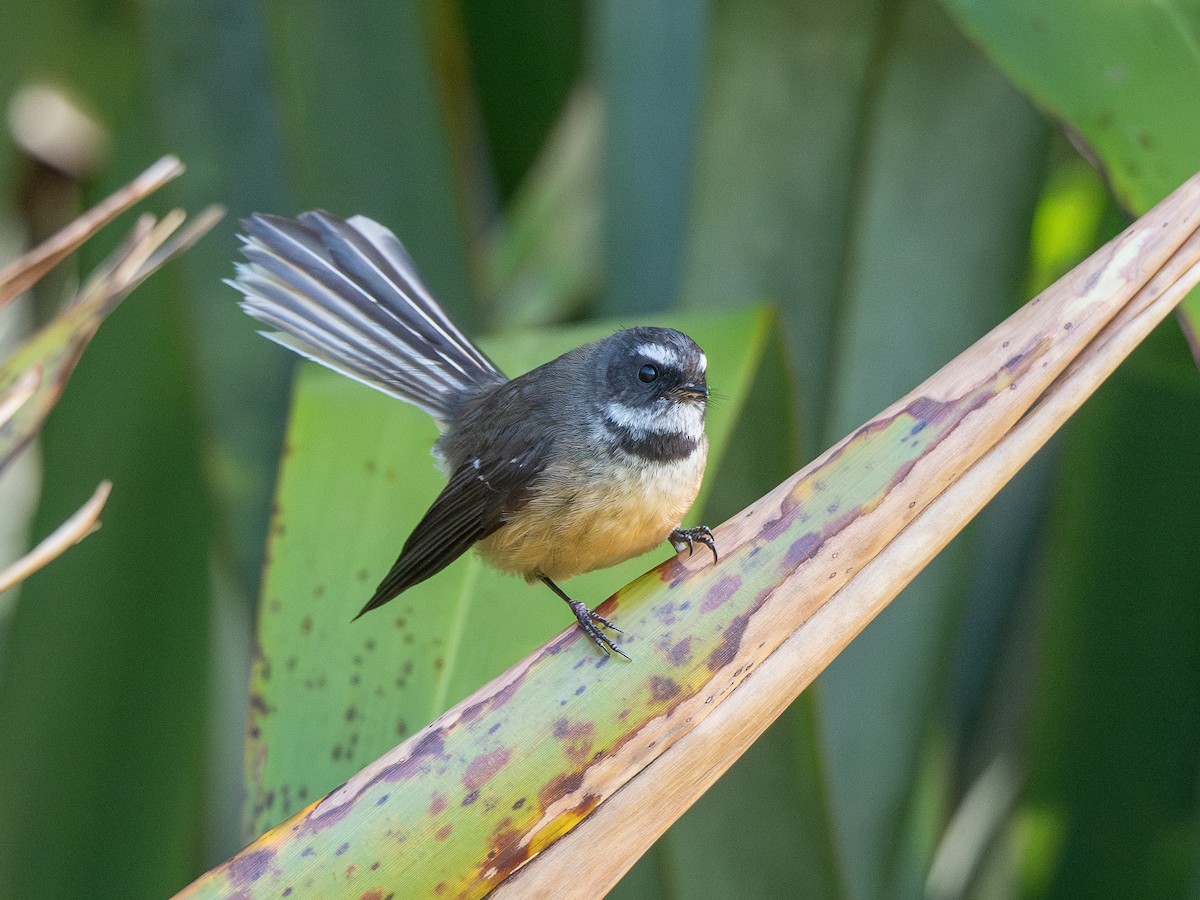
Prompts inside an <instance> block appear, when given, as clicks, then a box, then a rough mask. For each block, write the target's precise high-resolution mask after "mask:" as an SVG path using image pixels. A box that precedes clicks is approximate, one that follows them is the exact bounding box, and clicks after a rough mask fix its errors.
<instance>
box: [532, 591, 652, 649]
mask: <svg viewBox="0 0 1200 900" xmlns="http://www.w3.org/2000/svg"><path fill="white" fill-rule="evenodd" d="M538 577H539V578H540V579H541V580H542V582H544V583H545V585H546V586H547V587H548V588H550V590H552V591H554V593H556V594H558V596H559V597H561V598H562V599H563V600H564V601H566V604H567V606H569V607H571V612H573V613H574V614H575V620H576V621H577V622H578V623H579V627H580V628H582V629H583V633H584V634H586V635H587V636H588V637H590V638H591V639H592V642H593V643H594V644H595V645H596V646H597V647H599V648H600V649H601V650H603V651H604V652H605V653H607V654H609V655H612V654H613V653H616V654H617V655H618V656H624V657H625V658H626V659H629V655H628V654H627V653H626V652H625V651H624V650H622V649H621V648H620V647H618V646H617V645H616V644H614V643H613V642H612V641H611V640H610V639H609V637H608V635H606V634H605V633H604V632H603V631H601V630H600V628H601V627H603V628H608V629H610V630H611V631H615V632H617V633H618V634H624V632H623V631H621V629H620V628H618V627H617V626H616V625H614V624H613V623H612V622H610V621H608V619H606V618H604V616H602V615H600V614H599V613H594V612H592V611H591V610H590V609H588V607H587V604H586V603H584V602H583V601H582V600H574V599H572V598H571V597H568V596H567V594H566V592H565V591H563V589H562V588H560V587H559V586H558V585H557V584H555V583H554V582H553V581H551V580H550V579H549V578H547V577H546V576H545V575H540V576H538ZM598 626H599V627H598ZM630 662H632V660H630Z"/></svg>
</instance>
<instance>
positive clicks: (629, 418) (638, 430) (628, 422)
mask: <svg viewBox="0 0 1200 900" xmlns="http://www.w3.org/2000/svg"><path fill="white" fill-rule="evenodd" d="M604 418H606V419H608V421H610V422H611V423H612V424H614V425H616V426H617V427H619V428H624V429H627V430H628V431H629V432H630V433H631V434H632V435H633V436H634V437H639V436H645V435H647V434H682V435H686V436H687V437H689V438H691V439H692V440H699V439H700V436H701V435H703V434H704V406H703V405H702V404H700V403H687V402H680V401H677V400H676V401H672V400H668V399H667V398H665V397H660V398H659V399H658V400H656V401H654V403H653V404H652V405H651V406H648V407H632V406H626V405H625V404H624V403H620V402H618V401H616V400H612V401H610V402H608V403H606V404H605V405H604Z"/></svg>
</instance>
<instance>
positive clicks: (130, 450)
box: [0, 276, 209, 898]
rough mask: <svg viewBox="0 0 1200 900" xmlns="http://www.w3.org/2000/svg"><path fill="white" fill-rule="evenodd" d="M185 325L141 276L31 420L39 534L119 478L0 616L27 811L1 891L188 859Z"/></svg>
mask: <svg viewBox="0 0 1200 900" xmlns="http://www.w3.org/2000/svg"><path fill="white" fill-rule="evenodd" d="M186 335H187V329H186V327H185V324H184V321H183V317H182V309H181V305H180V303H179V298H178V295H177V294H174V293H173V292H172V291H171V290H170V288H169V279H166V278H164V277H161V276H160V277H159V278H156V279H154V280H152V281H151V282H149V283H147V284H146V285H144V286H143V287H142V289H141V290H140V291H139V293H138V296H137V298H136V300H135V302H133V303H129V304H127V305H126V306H125V307H124V308H123V309H121V311H120V312H118V313H116V314H115V315H113V316H112V317H110V319H109V320H108V321H107V322H106V324H105V327H104V328H102V329H100V332H99V333H98V335H97V336H96V338H95V339H94V340H93V341H92V343H91V345H90V347H89V349H88V352H87V353H86V354H85V355H84V357H83V359H82V361H81V362H80V364H79V366H78V368H77V370H76V372H75V375H74V376H73V378H72V380H71V385H70V389H69V390H68V391H67V392H66V393H65V394H64V395H63V397H62V399H61V401H60V402H59V403H58V406H57V407H56V408H55V411H54V413H53V415H52V416H51V417H50V418H49V419H48V421H47V423H46V426H45V428H44V429H43V432H42V448H43V452H44V456H43V466H44V469H45V471H46V473H47V479H46V483H45V486H44V488H43V497H42V503H41V507H40V509H39V512H38V515H37V517H36V519H35V524H34V530H35V532H36V533H39V534H44V533H47V532H48V531H50V529H52V528H53V527H54V526H56V525H58V523H60V522H61V521H63V520H64V519H65V518H66V517H67V516H68V515H70V513H71V512H73V511H74V509H75V507H76V506H78V504H79V500H80V498H81V497H85V496H87V495H88V494H89V493H91V491H92V489H93V488H94V486H95V485H96V483H97V482H98V481H100V480H102V479H104V478H110V479H112V481H113V482H114V488H113V492H112V495H111V497H110V499H109V501H108V503H107V505H106V507H105V513H104V529H103V532H102V533H101V534H99V535H96V536H94V537H93V538H91V539H89V540H88V541H85V542H84V543H83V544H82V545H80V546H79V547H76V548H73V549H72V551H71V552H70V553H67V554H66V555H65V556H64V557H63V558H62V559H60V560H57V561H56V562H55V563H54V565H52V566H50V567H49V568H47V569H45V570H43V571H41V572H39V573H37V574H35V575H34V576H32V577H31V578H30V579H29V580H28V581H27V582H26V583H25V584H24V586H23V588H22V592H21V596H20V602H19V603H18V604H17V605H16V608H15V611H14V614H13V615H12V618H11V620H10V622H9V623H8V624H9V627H8V629H7V632H6V635H5V637H6V643H5V648H4V651H5V652H4V654H3V658H2V660H0V662H2V668H0V722H4V723H5V728H4V740H3V741H0V803H2V804H3V805H4V808H6V809H12V810H16V809H19V810H21V814H20V815H19V816H4V817H0V895H3V896H6V897H28V896H59V897H68V896H89V897H98V898H103V897H113V898H122V897H140V896H161V895H163V894H164V893H166V892H168V891H169V890H172V889H174V888H176V887H178V886H179V885H180V884H181V883H182V882H183V881H185V880H186V878H187V877H188V875H189V874H190V873H191V872H192V870H193V868H194V866H195V860H196V858H197V856H198V853H199V845H200V840H201V834H202V829H201V828H200V819H201V815H202V810H203V801H202V796H201V789H202V784H203V783H202V779H201V777H200V775H199V773H200V772H201V770H202V764H203V759H204V753H205V748H204V726H205V723H206V718H207V699H208V698H207V689H208V672H207V659H208V650H209V639H208V624H209V610H208V605H207V597H208V542H207V529H208V518H207V513H206V511H207V502H206V497H205V493H204V490H203V486H202V484H201V478H200V474H199V473H200V468H201V466H200V453H199V444H200V441H199V429H198V425H197V418H198V414H197V410H196V409H195V407H194V406H193V404H192V403H191V400H190V397H191V391H192V385H191V384H190V383H189V381H188V376H187V372H186V367H185V366H184V364H183V362H182V361H183V360H184V359H185V358H186V356H187V346H188V344H187V340H186ZM164 811H166V812H164ZM100 818H102V819H103V821H104V827H98V828H82V827H81V825H80V823H82V822H95V821H97V820H98V819H100ZM49 846H53V847H55V848H57V849H56V864H55V865H53V866H46V865H44V864H43V861H44V860H45V852H46V848H47V847H49Z"/></svg>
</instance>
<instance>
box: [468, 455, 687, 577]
mask: <svg viewBox="0 0 1200 900" xmlns="http://www.w3.org/2000/svg"><path fill="white" fill-rule="evenodd" d="M707 453H708V441H707V438H706V437H704V435H703V434H701V435H700V439H699V440H698V441H696V442H695V444H694V447H693V448H692V450H691V452H690V453H689V454H688V455H686V456H682V457H678V458H674V459H667V460H658V459H654V458H648V457H645V456H639V455H637V454H633V453H628V452H624V451H619V450H618V451H617V452H614V453H612V454H605V455H602V456H596V457H594V458H589V459H586V460H579V459H573V460H556V461H555V462H554V463H552V464H551V465H549V466H547V468H546V469H545V470H544V471H543V472H542V474H541V475H540V476H539V477H538V480H537V483H536V484H535V485H534V486H533V490H531V492H530V493H531V498H530V500H529V501H528V502H527V503H526V504H525V505H524V506H522V507H521V509H520V510H518V511H517V512H515V513H514V514H513V515H512V516H511V518H510V519H509V521H508V522H506V523H505V524H504V525H503V526H501V527H500V528H499V529H498V530H497V531H495V532H493V533H492V534H491V535H490V536H488V537H487V538H485V539H484V540H482V541H481V542H480V543H479V551H480V553H481V554H482V555H483V558H484V559H485V560H486V561H487V562H489V563H491V564H492V565H494V566H496V567H497V568H500V569H504V570H506V571H510V572H519V573H521V574H522V575H525V576H526V577H529V578H533V577H536V576H537V575H539V574H542V575H546V576H547V577H549V578H551V579H554V580H558V579H562V578H570V577H571V576H573V575H579V574H581V573H583V572H590V571H592V570H593V569H601V568H605V567H607V566H612V565H616V564H617V563H619V562H623V561H625V560H627V559H630V558H632V557H634V556H638V555H640V554H642V553H645V552H647V551H648V550H651V549H653V548H654V547H655V546H657V545H658V544H660V543H662V542H663V541H665V540H666V539H667V536H668V535H670V533H671V531H672V530H674V529H675V528H677V527H678V526H679V523H680V522H681V521H682V519H683V517H684V516H685V515H686V514H687V511H688V510H689V509H691V506H692V503H693V502H694V501H695V499H696V494H697V493H698V491H699V490H700V482H701V480H702V478H703V476H704V465H705V461H706V458H707Z"/></svg>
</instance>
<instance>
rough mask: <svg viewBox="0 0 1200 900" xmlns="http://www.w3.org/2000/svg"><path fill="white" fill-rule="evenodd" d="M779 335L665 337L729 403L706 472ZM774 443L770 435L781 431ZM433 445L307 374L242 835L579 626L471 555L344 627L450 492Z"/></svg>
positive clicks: (577, 585)
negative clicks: (704, 365)
mask: <svg viewBox="0 0 1200 900" xmlns="http://www.w3.org/2000/svg"><path fill="white" fill-rule="evenodd" d="M773 321H774V319H773V316H772V315H771V314H769V313H766V312H761V311H759V312H743V313H726V314H723V315H719V316H705V317H703V318H692V319H688V320H685V321H679V322H676V323H675V324H678V325H679V326H680V327H681V328H683V329H684V330H686V331H687V332H688V333H689V334H692V335H693V336H694V337H695V338H696V340H697V341H698V342H700V344H701V346H703V347H704V348H705V350H706V352H707V353H708V357H709V360H710V363H709V373H710V374H709V381H710V384H712V385H713V387H714V390H715V391H716V392H718V393H719V394H720V395H721V397H722V398H723V399H722V400H721V401H720V402H717V403H714V404H713V406H712V410H711V414H710V418H709V426H708V432H709V435H710V440H711V449H710V460H711V462H710V466H711V467H712V470H713V471H719V468H720V460H721V459H722V457H723V455H724V452H725V448H726V446H727V445H728V443H729V441H730V440H731V438H732V434H733V427H734V423H735V422H736V421H737V420H738V419H739V417H740V415H741V414H742V411H743V408H744V406H745V404H746V402H747V398H748V397H749V395H750V389H751V384H752V383H753V381H754V379H755V378H756V374H757V371H758V366H759V361H760V359H761V357H762V356H763V354H764V353H765V352H766V350H767V348H768V347H769V346H770V343H771V337H772V323H773ZM611 330H612V327H611V326H604V325H591V326H588V327H587V328H583V329H580V328H575V329H570V330H562V331H556V332H538V333H522V334H514V335H511V336H508V337H507V338H505V339H504V340H503V341H499V342H485V344H484V346H485V349H487V351H488V353H489V354H490V355H491V356H492V358H493V359H495V360H496V362H497V364H498V365H500V366H501V367H502V368H503V369H505V370H506V371H509V372H512V373H518V372H522V371H525V370H527V369H529V368H532V367H533V366H535V365H537V364H539V363H541V362H545V361H546V360H547V359H550V358H553V357H554V356H556V355H558V354H559V353H562V352H565V351H566V350H568V349H570V348H571V347H574V346H578V345H579V344H581V343H583V342H585V341H587V340H590V339H593V338H595V337H599V336H601V335H603V334H606V333H609V332H611ZM777 364H778V363H777ZM776 424H777V426H780V425H782V424H783V423H782V422H781V421H779V420H776ZM761 427H763V428H768V429H769V424H765V425H763V426H761ZM767 434H773V436H774V439H775V440H779V438H780V435H779V429H778V427H777V428H776V429H775V430H774V431H770V430H768V431H767ZM435 437H436V430H435V428H434V425H433V423H432V421H431V420H430V419H429V418H428V417H427V416H425V415H424V414H423V413H421V412H420V411H418V410H416V409H413V408H411V407H409V406H407V405H405V404H402V403H398V402H396V401H395V400H393V399H391V398H389V397H386V396H384V395H382V394H377V393H376V392H373V391H370V390H367V389H365V388H363V387H362V386H361V385H357V384H355V383H353V382H350V381H348V380H346V379H344V378H341V377H340V376H337V375H334V374H332V373H328V372H326V371H324V370H318V369H316V368H315V367H307V368H306V369H305V370H304V371H303V373H302V376H301V379H300V382H299V385H298V387H297V392H296V399H295V404H294V408H293V418H292V422H291V426H290V428H289V434H288V445H287V450H286V451H285V460H284V469H283V473H282V476H281V481H280V486H279V492H278V497H277V503H278V510H277V513H276V518H275V522H274V525H273V529H272V530H273V537H272V540H271V545H270V548H269V564H268V571H267V575H266V582H265V586H264V591H263V598H262V610H261V620H260V631H259V646H260V649H261V657H260V659H259V661H258V662H257V664H256V665H255V670H254V676H253V681H252V685H251V692H252V699H251V708H252V719H251V726H250V741H249V746H248V751H247V759H248V765H249V772H248V803H249V804H250V805H249V807H248V809H247V817H246V818H247V830H248V832H252V833H253V834H258V833H259V832H261V831H262V830H264V829H265V828H267V827H269V826H271V825H274V824H275V823H277V822H278V821H280V820H281V819H282V818H284V817H285V816H287V815H290V814H291V813H293V812H295V811H296V810H297V809H299V808H301V807H302V806H304V805H305V804H306V803H309V802H311V801H313V800H316V799H317V798H318V797H320V796H322V795H323V794H325V793H326V792H328V791H329V790H331V789H332V788H333V787H335V786H336V785H337V784H338V783H340V782H341V781H344V780H345V779H346V778H347V777H349V776H350V775H351V774H353V773H354V772H355V771H357V770H358V769H359V768H361V767H362V766H363V765H364V764H365V763H367V762H368V761H370V760H372V759H374V758H376V757H377V756H379V755H380V754H382V753H383V752H384V751H385V750H387V749H388V748H390V747H392V746H394V745H395V744H397V743H399V742H400V740H402V739H403V738H405V737H408V736H409V735H411V734H413V733H415V732H416V731H417V730H418V729H420V728H421V727H422V726H424V725H425V724H426V723H427V722H428V721H430V720H431V719H432V718H434V717H435V716H436V715H437V714H438V713H440V712H442V711H443V710H445V709H446V708H447V707H449V706H450V705H451V704H453V703H455V702H456V701H458V700H460V699H462V698H463V697H464V696H466V695H467V694H468V693H470V692H471V691H473V690H475V689H476V688H477V687H478V686H479V685H480V684H482V683H484V682H485V681H487V680H488V679H490V678H492V677H494V676H495V675H497V674H498V673H500V672H501V671H503V670H504V669H505V668H507V667H508V666H509V665H511V664H512V663H513V662H515V661H516V660H517V659H520V658H521V657H522V656H524V655H526V654H527V653H529V652H530V651H532V650H533V649H534V648H536V647H537V646H538V645H540V644H542V643H544V642H545V641H546V640H547V638H548V637H549V636H550V635H551V634H553V633H554V632H556V631H560V630H563V629H564V628H567V627H568V625H571V619H570V616H569V614H568V613H567V611H566V610H565V609H564V608H563V605H562V603H561V602H559V601H558V600H557V599H556V598H554V597H553V596H552V595H550V594H549V593H548V592H547V591H546V590H545V589H544V588H542V587H541V586H527V585H525V584H523V583H522V582H521V581H520V580H519V579H516V578H513V577H512V576H506V575H502V574H500V573H498V572H495V571H493V570H491V569H487V568H485V567H484V566H483V565H482V564H481V563H480V562H479V560H478V559H477V558H476V557H475V556H474V555H473V554H468V555H467V556H464V557H463V558H462V559H460V560H459V561H458V562H456V563H454V564H453V565H452V566H450V567H449V568H448V569H446V570H445V571H444V572H442V573H439V575H437V576H436V577H435V578H432V579H430V580H429V581H426V582H424V583H422V584H420V585H417V586H416V587H414V588H412V589H410V590H409V591H407V592H405V593H404V595H402V596H401V597H399V598H397V599H396V600H394V601H393V602H392V603H390V604H388V605H387V606H385V607H383V608H382V609H380V610H379V611H377V612H373V613H371V614H370V615H369V616H366V617H364V618H363V619H361V620H359V621H357V622H354V623H351V621H350V620H351V618H352V617H353V616H354V614H355V613H357V612H358V610H359V608H360V607H361V606H362V604H363V603H364V602H365V601H366V599H367V598H368V597H369V596H370V593H371V590H372V589H373V588H374V586H375V584H376V583H378V581H379V580H380V578H381V577H382V576H383V574H384V573H385V572H386V571H387V569H388V567H389V566H390V565H391V563H392V561H393V560H394V559H395V557H396V554H397V553H398V551H399V547H400V545H401V544H402V543H403V541H404V538H405V537H406V536H407V535H408V532H409V531H410V530H411V528H412V527H413V526H414V525H415V524H416V522H417V519H418V518H419V517H420V515H421V514H422V513H423V512H424V510H425V509H426V508H427V507H428V505H429V504H430V503H431V502H432V501H433V498H434V497H435V496H436V495H437V493H438V491H439V490H440V489H441V487H442V485H443V483H444V478H443V476H441V475H440V474H439V473H438V472H437V471H436V470H435V468H434V466H433V461H432V459H431V457H430V447H431V446H432V444H433V441H434V439H435ZM707 481H708V483H707V486H706V489H705V491H704V492H703V493H702V495H701V498H700V500H699V502H698V506H697V509H701V508H704V503H705V496H706V495H707V493H708V491H709V490H711V486H712V482H713V479H712V478H711V477H710V478H709V479H708V480H707ZM742 499H743V501H744V500H745V499H747V498H742ZM669 555H670V548H669V547H664V549H663V550H661V551H658V552H656V553H653V554H649V555H647V556H646V557H642V558H638V559H634V560H630V561H628V562H626V563H623V564H621V565H619V566H614V567H613V568H611V569H607V570H604V571H601V572H594V573H589V574H587V575H583V576H580V577H579V578H576V579H572V580H571V581H570V582H569V583H568V586H567V589H568V590H569V591H570V592H571V593H572V594H573V595H574V596H578V597H580V598H587V599H588V600H589V602H590V603H592V604H595V603H597V602H598V601H599V600H600V599H602V598H604V597H606V596H608V595H609V594H610V593H611V592H612V591H614V590H615V589H616V588H618V587H620V586H621V585H622V584H625V583H626V582H627V581H629V580H630V579H632V578H633V577H634V576H635V575H637V574H638V573H640V572H642V571H644V570H645V569H646V568H648V567H649V566H650V565H651V564H652V563H653V562H654V561H655V560H656V559H663V558H666V557H667V556H669ZM572 627H573V626H572Z"/></svg>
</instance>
